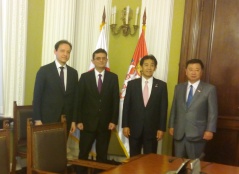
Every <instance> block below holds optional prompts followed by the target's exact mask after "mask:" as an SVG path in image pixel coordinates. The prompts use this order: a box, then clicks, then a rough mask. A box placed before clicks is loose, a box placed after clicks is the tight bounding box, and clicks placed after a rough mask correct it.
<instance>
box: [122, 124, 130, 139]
mask: <svg viewBox="0 0 239 174" xmlns="http://www.w3.org/2000/svg"><path fill="white" fill-rule="evenodd" d="M123 134H124V136H125V137H126V138H129V136H130V129H129V127H124V128H123Z"/></svg>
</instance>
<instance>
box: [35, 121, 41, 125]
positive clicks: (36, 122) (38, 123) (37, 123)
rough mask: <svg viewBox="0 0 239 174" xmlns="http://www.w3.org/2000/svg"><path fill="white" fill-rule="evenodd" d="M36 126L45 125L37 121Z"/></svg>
mask: <svg viewBox="0 0 239 174" xmlns="http://www.w3.org/2000/svg"><path fill="white" fill-rule="evenodd" d="M35 125H36V126H38V125H43V124H42V122H41V120H36V121H35Z"/></svg>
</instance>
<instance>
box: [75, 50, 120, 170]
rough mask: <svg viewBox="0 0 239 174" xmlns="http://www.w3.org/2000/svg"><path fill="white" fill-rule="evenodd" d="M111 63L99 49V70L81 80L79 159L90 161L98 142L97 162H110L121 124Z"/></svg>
mask: <svg viewBox="0 0 239 174" xmlns="http://www.w3.org/2000/svg"><path fill="white" fill-rule="evenodd" d="M107 61H108V59H107V52H106V51H105V50H104V49H101V48H100V49H97V50H96V51H95V52H94V53H93V55H92V62H93V64H94V65H95V68H94V69H93V70H92V71H89V72H86V73H83V74H82V75H81V77H80V80H79V86H78V94H77V98H78V101H77V108H78V113H77V114H76V115H75V117H77V118H76V120H77V123H78V124H77V127H78V128H79V129H80V143H79V149H80V153H79V159H88V155H89V153H90V150H91V147H92V145H93V143H94V141H95V140H96V154H97V155H96V160H97V161H100V162H106V161H107V151H108V145H109V141H110V134H111V131H112V130H114V129H115V126H116V125H117V123H118V114H119V84H118V76H117V75H116V74H114V73H112V72H109V71H107V70H106V64H107ZM78 172H79V173H85V172H86V169H85V168H83V167H80V168H79V170H78Z"/></svg>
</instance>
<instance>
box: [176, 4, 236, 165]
mask: <svg viewBox="0 0 239 174" xmlns="http://www.w3.org/2000/svg"><path fill="white" fill-rule="evenodd" d="M191 58H199V59H201V60H202V61H203V62H204V65H205V69H204V74H203V77H202V80H203V81H206V82H209V83H211V84H213V85H215V86H216V88H217V96H218V108H219V110H218V111H219V115H218V124H217V133H216V134H215V135H214V139H213V140H212V141H209V142H208V144H207V147H206V149H205V152H206V156H205V159H204V160H205V161H211V162H217V163H223V164H229V165H239V1H238V0H186V3H185V15H184V28H183V39H182V47H181V55H180V64H179V66H180V67H179V78H178V81H179V82H184V81H186V76H185V71H184V69H185V63H186V61H187V60H189V59H191Z"/></svg>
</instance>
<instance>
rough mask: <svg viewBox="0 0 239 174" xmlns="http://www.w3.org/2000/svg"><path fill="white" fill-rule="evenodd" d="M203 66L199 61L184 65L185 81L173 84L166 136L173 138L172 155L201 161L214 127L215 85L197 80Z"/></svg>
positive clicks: (190, 61)
mask: <svg viewBox="0 0 239 174" xmlns="http://www.w3.org/2000/svg"><path fill="white" fill-rule="evenodd" d="M203 68H204V65H203V63H202V61H201V60H199V59H191V60H189V61H187V63H186V76H187V78H188V82H185V83H181V84H178V85H176V87H175V91H174V98H173V103H172V108H171V113H170V119H169V133H170V135H172V136H173V138H174V153H175V154H174V155H175V156H177V157H183V158H190V159H195V158H200V157H202V155H203V154H204V153H203V151H204V147H205V145H206V142H207V141H208V140H211V139H212V138H213V133H214V132H216V124H217V116H218V110H217V94H216V89H215V86H213V85H211V84H208V83H205V82H202V81H201V80H200V78H201V76H202V73H203Z"/></svg>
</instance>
